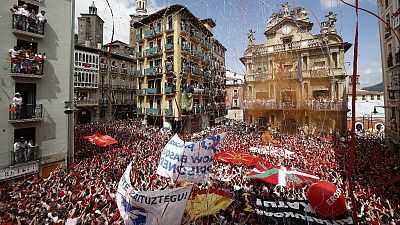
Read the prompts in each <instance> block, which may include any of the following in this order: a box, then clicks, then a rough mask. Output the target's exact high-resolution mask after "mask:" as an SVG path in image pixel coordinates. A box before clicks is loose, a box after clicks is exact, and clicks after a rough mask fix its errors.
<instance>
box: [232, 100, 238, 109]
mask: <svg viewBox="0 0 400 225" xmlns="http://www.w3.org/2000/svg"><path fill="white" fill-rule="evenodd" d="M238 106H239V105H238V100H237V99H234V100H233V107H238Z"/></svg>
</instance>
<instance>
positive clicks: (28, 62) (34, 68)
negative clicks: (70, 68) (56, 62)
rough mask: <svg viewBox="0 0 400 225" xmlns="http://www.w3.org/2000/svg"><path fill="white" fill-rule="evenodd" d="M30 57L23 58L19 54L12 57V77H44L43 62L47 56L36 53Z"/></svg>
mask: <svg viewBox="0 0 400 225" xmlns="http://www.w3.org/2000/svg"><path fill="white" fill-rule="evenodd" d="M36 55H37V56H31V57H30V58H26V59H22V58H20V57H19V56H17V57H16V58H14V59H11V69H10V76H11V77H24V78H43V64H44V60H45V56H44V55H43V54H36Z"/></svg>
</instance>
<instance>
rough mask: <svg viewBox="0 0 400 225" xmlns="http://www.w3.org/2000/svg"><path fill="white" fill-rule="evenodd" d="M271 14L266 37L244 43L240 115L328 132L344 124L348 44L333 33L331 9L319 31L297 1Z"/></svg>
mask: <svg viewBox="0 0 400 225" xmlns="http://www.w3.org/2000/svg"><path fill="white" fill-rule="evenodd" d="M282 7H283V10H282V11H281V12H278V13H274V14H272V16H271V17H270V19H269V20H268V24H267V28H266V31H265V33H264V35H265V36H266V41H265V43H262V44H255V43H254V32H252V31H250V33H249V35H248V36H249V46H248V48H247V49H246V50H245V52H244V56H243V57H242V58H241V61H242V63H243V64H244V65H245V68H246V74H245V80H246V88H245V118H246V121H247V122H248V123H251V124H258V125H259V126H266V125H271V126H272V127H275V128H278V129H279V130H280V131H282V132H286V133H294V132H296V131H297V130H298V128H299V127H309V128H310V129H313V130H316V131H319V132H327V131H334V130H336V129H339V130H344V129H346V113H347V112H348V108H347V100H346V88H345V87H346V85H345V80H346V74H345V68H344V54H345V52H346V51H347V50H348V49H349V48H350V47H351V44H349V43H346V42H344V41H343V40H342V38H341V37H340V36H339V35H338V34H337V33H336V27H335V25H336V15H335V14H333V13H332V12H330V13H329V14H328V15H327V16H326V20H325V21H323V22H322V23H321V30H320V32H319V33H318V34H312V33H311V30H312V28H313V23H312V22H311V20H310V18H309V16H308V12H307V11H306V10H305V9H304V8H302V7H289V5H288V4H287V3H286V4H285V5H283V6H282Z"/></svg>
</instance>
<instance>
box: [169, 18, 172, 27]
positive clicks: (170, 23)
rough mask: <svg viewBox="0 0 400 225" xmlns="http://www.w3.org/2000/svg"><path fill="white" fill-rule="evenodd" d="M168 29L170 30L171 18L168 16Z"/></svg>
mask: <svg viewBox="0 0 400 225" xmlns="http://www.w3.org/2000/svg"><path fill="white" fill-rule="evenodd" d="M168 29H172V16H168Z"/></svg>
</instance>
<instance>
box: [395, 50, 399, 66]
mask: <svg viewBox="0 0 400 225" xmlns="http://www.w3.org/2000/svg"><path fill="white" fill-rule="evenodd" d="M394 62H395V63H396V65H397V64H399V63H400V52H396V54H394Z"/></svg>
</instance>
